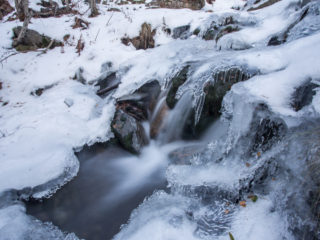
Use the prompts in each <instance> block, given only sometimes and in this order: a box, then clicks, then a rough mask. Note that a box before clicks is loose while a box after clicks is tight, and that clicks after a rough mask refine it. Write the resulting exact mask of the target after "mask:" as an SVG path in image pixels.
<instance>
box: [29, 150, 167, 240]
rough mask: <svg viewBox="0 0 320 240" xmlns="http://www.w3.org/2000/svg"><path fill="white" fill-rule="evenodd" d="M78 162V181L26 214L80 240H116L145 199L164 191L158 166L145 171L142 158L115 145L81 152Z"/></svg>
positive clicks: (34, 203)
mask: <svg viewBox="0 0 320 240" xmlns="http://www.w3.org/2000/svg"><path fill="white" fill-rule="evenodd" d="M151 152H152V151H151ZM78 158H79V161H80V170H79V173H78V176H77V177H76V178H75V179H73V180H72V181H71V182H69V183H68V184H67V185H65V186H64V187H63V188H62V189H60V190H59V191H58V192H57V193H56V194H55V195H53V197H51V198H50V199H47V200H45V201H43V202H28V203H26V205H27V213H28V214H30V215H33V216H35V217H36V218H38V219H40V220H42V221H48V222H52V223H53V224H54V225H56V226H58V227H59V228H60V229H61V230H63V231H67V232H74V233H76V235H77V236H78V237H79V238H85V239H88V240H97V239H99V240H100V239H112V237H113V236H114V235H115V234H117V233H118V232H119V229H120V226H121V225H122V224H125V223H126V222H127V221H128V219H129V216H130V213H131V212H132V210H133V209H135V208H136V207H138V205H139V204H140V203H141V202H142V201H143V200H144V198H145V197H146V196H150V195H151V194H152V193H153V191H154V190H155V189H164V188H165V186H166V181H165V178H164V174H159V173H161V170H159V165H158V164H151V165H150V167H149V168H148V167H147V168H146V167H144V166H143V164H144V162H143V161H141V157H140V158H138V157H136V156H133V155H131V154H129V153H128V152H126V151H124V150H122V149H121V148H120V147H117V146H114V145H105V144H104V145H103V144H100V145H95V146H94V147H91V148H87V149H84V150H83V151H81V152H80V153H79V154H78ZM145 158H150V154H146V156H145ZM142 160H143V159H142ZM139 165H141V166H139ZM160 169H161V168H160Z"/></svg>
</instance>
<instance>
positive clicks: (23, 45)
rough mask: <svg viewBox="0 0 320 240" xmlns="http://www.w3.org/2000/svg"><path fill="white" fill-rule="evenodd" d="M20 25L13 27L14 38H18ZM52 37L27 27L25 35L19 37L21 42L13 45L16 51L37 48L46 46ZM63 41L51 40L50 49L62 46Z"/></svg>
mask: <svg viewBox="0 0 320 240" xmlns="http://www.w3.org/2000/svg"><path fill="white" fill-rule="evenodd" d="M21 29H22V27H20V26H19V27H15V28H13V34H14V39H16V38H18V36H19V33H20V31H21ZM51 41H52V39H51V38H50V37H48V36H45V35H43V34H40V33H38V32H37V31H34V30H31V29H28V30H27V31H26V34H25V36H24V37H23V38H22V39H21V42H20V43H19V44H18V45H17V46H16V47H15V48H16V50H17V51H29V50H36V49H38V48H47V47H48V46H49V44H50V43H51ZM62 45H63V43H62V42H59V41H56V40H53V43H52V45H51V47H50V49H52V48H54V47H57V46H62Z"/></svg>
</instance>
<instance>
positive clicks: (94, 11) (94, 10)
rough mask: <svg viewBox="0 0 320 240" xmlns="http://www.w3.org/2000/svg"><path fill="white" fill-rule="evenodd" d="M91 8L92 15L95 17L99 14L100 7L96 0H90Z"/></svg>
mask: <svg viewBox="0 0 320 240" xmlns="http://www.w3.org/2000/svg"><path fill="white" fill-rule="evenodd" d="M90 8H91V15H90V16H91V17H95V16H97V15H99V12H98V8H97V5H96V0H90Z"/></svg>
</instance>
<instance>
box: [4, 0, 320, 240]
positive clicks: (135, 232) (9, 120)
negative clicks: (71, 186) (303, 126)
mask: <svg viewBox="0 0 320 240" xmlns="http://www.w3.org/2000/svg"><path fill="white" fill-rule="evenodd" d="M35 2H36V1H32V4H31V7H32V8H34V9H36V8H38V6H37V5H36V4H35ZM10 3H11V5H13V1H10ZM244 3H245V1H242V0H216V1H215V3H214V5H213V6H212V5H210V4H206V6H205V7H204V9H202V10H199V11H191V10H188V9H180V10H173V9H146V8H145V6H144V5H121V6H117V5H115V4H113V3H112V4H110V5H109V6H106V5H102V4H99V5H98V7H99V10H100V13H101V14H100V15H99V16H97V17H95V18H89V11H87V9H88V6H87V5H86V4H84V3H82V1H79V2H78V3H77V5H76V8H77V9H78V10H79V12H80V13H84V14H83V15H82V16H81V18H83V19H85V20H87V21H89V22H90V25H89V28H88V29H84V30H81V29H72V24H73V23H74V16H73V15H65V16H62V17H59V18H47V19H41V18H38V19H32V21H31V24H30V25H29V28H30V29H34V30H36V31H38V32H39V33H43V34H46V35H48V36H50V37H52V38H55V39H57V40H60V41H63V37H64V36H65V35H66V34H70V38H69V40H68V41H67V42H66V43H65V46H64V47H63V48H62V47H57V48H55V49H53V50H49V51H48V52H47V53H42V52H39V51H38V52H28V53H19V54H16V55H12V56H10V57H8V58H7V59H6V60H5V61H3V62H2V63H1V66H0V82H1V83H2V89H1V90H0V100H1V102H0V104H1V105H0V201H2V202H4V203H3V204H2V205H1V203H0V239H22V236H23V235H25V234H27V235H28V236H34V238H32V239H73V238H75V236H74V235H72V234H69V235H64V234H63V233H61V232H60V231H59V230H58V229H56V228H55V227H53V226H51V225H44V224H42V223H40V222H39V221H38V220H35V219H33V218H31V217H29V216H27V215H26V214H25V209H24V206H22V205H19V204H15V205H11V204H10V205H9V206H7V205H6V200H5V198H7V195H6V194H7V193H6V192H8V191H9V190H12V189H14V190H23V191H22V192H23V193H25V194H27V195H32V196H33V197H35V198H41V197H44V196H49V195H50V194H53V193H54V192H55V191H56V190H57V188H59V187H61V186H62V185H63V184H65V183H66V182H67V181H70V180H71V179H72V178H73V177H75V176H76V175H77V171H78V168H79V163H78V160H77V158H76V156H75V155H74V151H75V150H79V149H80V148H81V147H83V146H84V145H85V144H88V145H91V144H93V143H95V142H103V141H107V140H108V139H109V138H110V137H112V133H111V131H110V123H111V120H112V118H113V114H114V111H115V106H114V100H113V97H120V96H122V95H124V94H127V93H129V92H132V91H134V90H135V89H136V88H138V87H139V86H141V85H142V84H143V83H145V82H146V81H148V80H150V79H158V80H159V81H160V83H162V86H164V84H165V82H166V79H167V78H168V77H169V76H170V75H171V74H172V73H174V72H176V70H177V69H178V68H179V67H180V66H181V65H183V63H186V62H189V61H198V62H200V63H201V66H199V68H198V69H197V71H196V72H195V73H194V76H191V77H190V79H192V80H190V81H191V82H190V85H188V84H186V86H187V87H190V88H191V87H194V86H193V85H192V84H193V83H194V82H195V81H196V80H195V79H201V78H199V76H201V74H202V73H204V72H208V71H209V70H210V69H212V68H213V67H215V66H217V64H220V63H219V62H218V60H217V59H219V61H222V62H227V63H230V65H232V64H233V63H234V64H236V63H240V64H246V65H248V66H250V67H252V68H257V69H259V70H260V72H261V75H257V76H255V77H253V78H252V79H250V80H249V81H246V82H244V83H239V84H237V85H235V86H234V87H233V88H232V90H231V91H230V93H229V95H228V96H227V99H226V100H225V105H226V107H227V106H228V103H230V102H231V101H229V102H228V100H230V98H232V96H233V95H236V96H241V95H246V97H245V98H246V101H247V102H250V101H251V102H254V101H259V102H264V103H266V104H267V105H268V106H269V107H270V109H271V110H272V111H273V112H275V113H277V114H279V115H281V116H283V118H284V119H287V120H288V122H287V124H288V125H290V124H293V122H294V123H296V122H299V119H300V118H304V117H306V116H308V117H319V114H320V92H319V90H317V94H316V95H315V96H314V98H313V101H312V104H311V105H309V106H308V107H307V108H304V109H303V110H301V111H298V112H295V111H294V110H292V108H291V106H290V100H291V96H292V93H293V92H294V90H295V88H296V87H298V86H299V85H301V84H302V83H303V82H304V81H305V80H306V79H308V78H312V79H320V68H319V66H320V58H319V53H320V44H319V43H320V32H319V31H317V30H320V29H316V30H315V31H314V32H313V33H312V34H309V35H310V36H305V37H303V38H299V39H294V38H292V39H291V40H290V42H289V43H286V44H283V45H280V46H272V47H266V45H267V43H268V41H269V39H270V38H271V37H272V36H273V35H274V34H276V33H279V32H283V31H285V29H286V28H287V27H288V26H289V25H290V24H291V23H292V22H293V21H295V20H296V19H297V18H299V16H300V15H299V14H300V12H299V11H298V9H297V4H299V3H300V0H282V1H280V2H278V3H276V4H274V5H272V6H270V7H267V8H264V9H261V10H257V11H253V12H247V11H237V10H234V8H236V7H243V6H244ZM110 6H111V7H112V6H113V7H117V8H119V9H121V12H109V11H107V9H108V8H109V7H110ZM208 10H212V11H213V12H212V11H208ZM226 14H227V15H228V14H229V15H232V16H236V17H237V18H238V19H241V21H242V22H244V23H247V26H246V27H244V28H243V29H241V30H240V31H238V32H234V33H230V34H227V35H225V36H223V37H222V38H221V39H220V40H219V41H218V42H217V43H216V42H215V41H204V40H202V39H201V38H199V37H196V36H191V37H190V38H189V39H187V40H174V39H173V38H171V37H170V36H169V35H167V34H166V33H165V32H164V31H163V30H162V28H163V27H164V26H166V27H169V28H171V29H173V28H175V27H178V26H182V25H187V24H190V26H191V28H190V31H191V32H192V31H193V30H195V29H196V28H200V29H201V30H204V28H205V27H206V26H208V24H210V22H211V20H212V18H213V17H223V16H225V15H226ZM8 17H9V16H7V17H5V18H4V20H2V22H0V39H1V41H0V56H1V57H0V58H1V59H3V58H5V57H6V56H9V55H10V54H12V53H15V51H14V50H12V49H10V48H11V44H12V35H13V34H12V28H13V27H15V26H18V25H22V23H21V22H19V21H17V20H16V21H6V20H7V19H8ZM318 18H319V17H318ZM310 21H314V19H311V20H310ZM144 22H147V23H150V24H151V26H152V28H153V29H157V33H156V36H155V43H156V48H154V49H148V50H136V49H135V48H134V47H133V46H125V45H123V44H122V43H121V38H122V37H123V36H125V35H127V36H129V37H134V36H137V35H138V34H139V30H140V26H141V25H142V24H143V23H144ZM311 25H312V23H311ZM313 25H315V24H313ZM315 26H317V25H315ZM298 30H299V29H298ZM298 30H297V31H298ZM80 38H81V39H82V41H83V42H84V43H85V47H84V50H83V51H82V52H81V54H80V56H79V55H78V53H76V44H77V41H78V40H79V39H80ZM232 46H233V47H235V46H238V47H239V48H243V47H244V48H246V49H245V50H242V51H233V50H231V49H230V48H232ZM219 50H221V51H219ZM105 62H112V63H113V69H114V70H122V69H129V70H128V71H127V72H124V73H123V75H122V76H121V81H122V83H121V84H120V86H119V88H118V89H117V91H116V92H115V93H114V96H111V97H108V98H105V99H102V98H100V97H98V96H97V95H96V94H95V90H96V89H94V87H93V86H92V85H89V84H82V83H80V82H78V81H75V80H73V76H74V75H75V73H76V72H77V70H78V69H79V67H82V68H83V69H84V72H83V75H84V78H85V79H86V80H87V81H88V82H89V81H90V80H94V79H96V78H97V77H98V76H99V75H100V74H101V65H102V64H103V63H105ZM192 81H194V82H192ZM203 81H205V79H203ZM314 82H315V83H317V84H319V82H316V81H314ZM46 87H49V88H48V89H47V90H45V91H44V92H43V94H42V95H41V96H36V95H34V94H31V93H32V92H34V91H35V90H37V89H39V88H46ZM233 101H234V100H233ZM4 103H5V104H4ZM66 103H71V104H66ZM292 119H294V120H292ZM210 167H211V168H205V169H204V168H201V167H199V169H198V170H197V169H192V170H190V167H185V166H177V167H171V168H169V169H168V179H169V181H174V182H175V183H181V182H184V184H186V183H187V184H190V185H201V184H204V183H207V182H217V181H218V180H221V179H223V181H221V184H225V185H226V187H227V188H228V187H232V186H233V184H234V182H236V181H237V180H238V178H239V177H240V175H241V174H242V172H241V171H239V169H237V168H235V169H233V168H231V169H230V167H225V166H220V167H218V168H217V167H216V166H214V165H212V166H210ZM190 176H192V177H190ZM171 178H173V179H171ZM218 182H219V181H218ZM231 185H232V186H231ZM30 188H31V190H30ZM2 199H3V200H2ZM159 199H160V200H159ZM188 201H190V200H188V199H184V198H183V197H181V199H180V198H175V197H174V196H171V195H168V194H167V193H164V192H160V193H157V194H156V195H154V196H152V197H151V198H150V199H148V201H146V202H145V203H143V204H142V205H141V206H140V207H139V209H138V210H137V211H136V213H134V214H133V216H132V220H131V223H130V224H129V225H128V226H127V227H126V228H124V229H123V231H121V233H120V234H119V235H117V237H116V239H126V240H127V239H144V236H149V235H150V234H152V235H155V236H156V237H155V238H154V239H198V238H197V237H196V236H194V235H193V231H194V230H195V226H194V225H193V224H194V223H193V222H191V221H190V220H189V219H185V218H181V219H177V221H178V222H179V221H182V222H183V223H181V222H180V223H181V224H180V223H179V224H177V225H175V224H174V223H173V224H169V222H170V221H171V219H167V218H169V216H171V215H175V216H180V215H182V212H184V211H187V210H186V208H187V207H186V206H187V205H190V204H191V203H190V202H188ZM8 202H10V201H8ZM163 202H167V205H166V206H162V205H161V204H162V203H163ZM177 202H178V203H177ZM186 202H187V203H186ZM157 204H160V206H158V207H159V209H161V208H163V209H161V210H158V211H157V212H155V213H154V214H151V215H150V214H149V211H150V208H151V207H152V208H157V206H155V205H157ZM179 204H181V206H179V208H178V207H177V205H179ZM172 206H174V207H172ZM270 208H272V203H271V200H270V199H263V200H261V201H259V202H258V203H257V204H253V203H249V204H248V207H247V208H243V209H240V210H237V211H238V212H239V213H238V215H237V217H235V218H234V219H233V222H232V227H231V229H232V232H233V234H234V235H235V236H238V237H237V238H236V239H275V240H276V239H284V238H285V239H292V236H290V234H289V233H286V227H287V225H286V224H287V223H286V222H283V221H282V219H281V216H279V215H278V213H277V212H274V213H270ZM199 211H200V210H199ZM138 212H140V213H141V212H142V213H141V214H138ZM145 214H147V216H146V215H145ZM199 214H200V213H199ZM151 216H152V219H149V218H150V217H151ZM166 216H168V217H166ZM244 219H245V220H244ZM149 220H150V221H149ZM145 222H147V224H144V223H145ZM28 225H30V228H34V229H36V230H32V229H30V228H29V227H28ZM13 226H15V227H14V228H13ZM38 226H40V228H41V229H43V231H40V230H39V228H38ZM137 226H138V227H137ZM17 229H19V230H17ZM38 231H39V232H38ZM150 231H151V232H150ZM13 232H16V233H15V235H12V234H13ZM40 232H41V233H40ZM48 232H51V233H52V235H50V234H49V233H48ZM33 234H34V235H33ZM41 234H44V235H41ZM45 234H48V236H47V235H45ZM49 235H50V237H49ZM36 236H37V237H36ZM129 236H130V238H129ZM41 237H42V238H41ZM226 237H228V236H224V238H221V239H227V238H226Z"/></svg>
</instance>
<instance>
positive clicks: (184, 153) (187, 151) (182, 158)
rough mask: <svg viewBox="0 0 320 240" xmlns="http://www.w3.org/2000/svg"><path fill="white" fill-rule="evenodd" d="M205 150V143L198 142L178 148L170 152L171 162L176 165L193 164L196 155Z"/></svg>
mask: <svg viewBox="0 0 320 240" xmlns="http://www.w3.org/2000/svg"><path fill="white" fill-rule="evenodd" d="M203 152H205V145H204V144H198V145H193V146H187V147H182V148H178V149H176V150H174V151H172V152H171V153H170V154H169V159H170V163H172V164H175V165H191V164H192V161H193V160H194V157H195V155H200V154H202V153H203Z"/></svg>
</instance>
